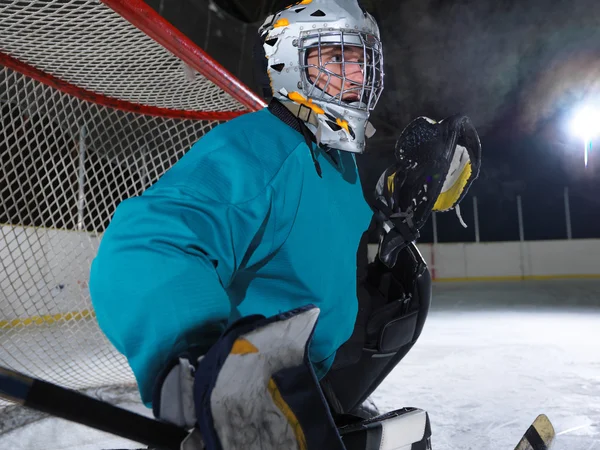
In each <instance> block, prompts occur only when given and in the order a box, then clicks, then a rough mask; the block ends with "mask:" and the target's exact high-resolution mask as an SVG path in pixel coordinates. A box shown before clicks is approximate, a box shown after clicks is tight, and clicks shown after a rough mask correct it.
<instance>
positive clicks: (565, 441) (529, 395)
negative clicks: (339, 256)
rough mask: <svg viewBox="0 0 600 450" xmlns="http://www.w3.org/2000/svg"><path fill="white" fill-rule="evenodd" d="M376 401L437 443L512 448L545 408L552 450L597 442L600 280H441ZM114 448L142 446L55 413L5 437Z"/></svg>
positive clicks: (47, 447) (464, 449)
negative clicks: (420, 412)
mask: <svg viewBox="0 0 600 450" xmlns="http://www.w3.org/2000/svg"><path fill="white" fill-rule="evenodd" d="M374 399H375V401H376V402H377V404H378V406H379V407H380V409H381V410H382V411H388V410H392V409H397V408H400V407H403V406H417V407H420V408H423V409H426V410H427V411H429V414H430V417H431V422H432V431H433V448H434V450H500V449H512V448H514V446H515V445H516V443H517V441H518V440H519V439H520V437H521V435H522V434H523V432H524V431H525V430H526V429H527V427H528V426H529V425H530V423H531V422H532V421H533V420H534V419H535V417H536V416H537V415H538V414H539V413H545V414H547V415H548V416H549V417H550V420H552V422H553V423H554V425H555V428H556V430H557V432H558V433H559V436H558V438H557V441H556V443H555V445H554V447H553V449H554V450H600V280H551V281H526V282H502V283H442V284H437V285H436V286H435V289H434V302H433V307H432V310H431V313H430V316H429V318H428V320H427V322H426V324H425V328H424V331H423V334H422V336H421V338H420V339H419V341H418V343H417V344H416V346H415V347H414V349H413V350H412V351H411V352H410V353H409V354H408V355H407V356H406V358H405V359H404V360H403V361H402V362H401V363H400V364H399V365H398V367H396V369H395V370H394V371H393V372H392V373H391V374H390V376H389V377H388V378H387V379H386V380H385V381H384V382H383V384H382V385H381V386H380V387H379V389H378V390H377V391H376V392H375V394H374ZM127 407H128V408H129V409H135V410H137V411H138V412H143V413H144V414H146V415H150V411H149V410H148V409H146V408H144V407H142V406H141V405H134V404H127ZM1 420H2V412H1V411H0V422H1ZM560 433H563V434H560ZM111 448H112V449H116V448H122V449H126V448H128V449H131V448H142V446H141V445H139V444H136V443H132V442H129V441H124V440H122V439H118V438H113V437H111V436H110V435H107V434H104V433H99V432H96V431H93V430H90V429H88V428H85V427H81V426H78V425H72V424H69V423H66V422H63V421H59V420H50V419H46V420H38V421H35V422H33V423H31V424H29V425H27V426H25V427H21V428H19V429H16V430H13V431H12V432H9V433H6V434H3V435H0V449H2V450H5V449H6V450H8V449H11V450H25V449H27V450H38V449H39V450H65V449H82V450H96V449H111Z"/></svg>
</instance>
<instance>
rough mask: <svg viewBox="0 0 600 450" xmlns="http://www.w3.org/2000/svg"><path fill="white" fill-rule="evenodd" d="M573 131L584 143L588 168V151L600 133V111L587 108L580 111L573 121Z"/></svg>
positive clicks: (595, 108)
mask: <svg viewBox="0 0 600 450" xmlns="http://www.w3.org/2000/svg"><path fill="white" fill-rule="evenodd" d="M571 131H572V132H573V134H575V135H576V136H578V137H580V138H582V139H583V141H584V156H583V157H584V162H585V165H586V167H587V163H588V151H589V150H590V149H591V147H592V139H593V138H594V137H596V136H597V135H598V134H599V133H600V109H598V108H597V107H593V106H585V107H582V108H581V109H579V110H578V111H577V112H576V113H575V114H574V115H573V119H572V121H571Z"/></svg>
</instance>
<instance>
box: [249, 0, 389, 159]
mask: <svg viewBox="0 0 600 450" xmlns="http://www.w3.org/2000/svg"><path fill="white" fill-rule="evenodd" d="M259 35H260V39H261V44H262V50H263V51H264V57H266V71H267V75H268V77H269V87H270V91H271V94H272V95H273V96H274V97H275V98H276V99H278V100H280V101H282V102H294V103H296V104H298V105H301V106H302V108H300V109H301V110H302V115H301V114H300V113H299V117H301V118H302V119H303V120H305V121H306V123H307V126H308V127H309V128H310V129H311V131H313V133H314V134H315V136H316V138H317V142H318V143H319V145H323V146H325V147H330V148H335V149H338V150H344V151H349V152H353V153H362V152H363V151H364V149H365V139H366V138H367V137H370V136H371V135H372V134H373V133H374V129H373V127H372V126H371V125H370V123H369V122H368V118H369V114H370V112H371V111H372V110H373V108H374V107H375V105H376V104H377V101H378V100H379V97H380V95H381V92H382V91H383V53H382V48H381V41H380V35H379V28H378V26H377V23H376V22H375V20H374V19H373V17H372V16H371V15H370V14H369V13H368V12H366V11H364V10H363V9H362V8H361V7H360V6H359V5H358V2H357V1H356V0H303V1H300V2H299V3H296V4H295V5H292V6H289V7H287V8H286V9H284V10H282V11H279V12H278V13H276V14H273V15H271V16H269V17H268V18H267V19H266V20H265V22H264V24H263V25H262V26H261V27H260V29H259ZM326 46H340V47H341V55H343V54H344V47H348V46H351V47H355V48H359V49H360V50H361V52H362V55H363V58H362V59H361V60H360V61H359V62H358V63H357V62H354V63H353V64H359V65H360V67H361V71H362V83H358V82H355V81H347V79H346V77H345V73H346V72H345V70H343V69H342V71H341V75H340V74H339V73H334V72H332V71H330V70H328V69H327V67H326V64H324V63H323V62H322V61H320V59H321V48H322V47H326ZM312 48H317V49H319V52H318V57H319V64H318V65H312V66H311V65H309V64H308V62H307V52H308V50H309V49H312ZM338 64H342V65H343V64H344V61H343V56H342V61H341V62H339V63H338ZM309 67H313V68H315V69H317V70H318V75H317V77H316V80H314V81H311V80H310V79H309V77H308V69H309ZM332 77H337V78H339V79H341V86H342V88H341V91H340V92H339V93H338V94H337V95H335V96H332V95H330V94H329V93H327V92H325V90H323V89H320V88H319V87H318V86H317V85H316V83H317V81H318V80H320V79H321V80H325V81H326V82H325V86H328V85H329V81H330V80H331V79H332ZM349 92H352V93H353V94H354V95H352V97H353V101H344V100H343V98H344V97H346V98H348V95H347V94H348V93H349ZM307 111H308V113H309V114H308V115H309V116H310V115H312V114H314V115H315V118H316V120H314V119H313V120H307V118H306V115H307Z"/></svg>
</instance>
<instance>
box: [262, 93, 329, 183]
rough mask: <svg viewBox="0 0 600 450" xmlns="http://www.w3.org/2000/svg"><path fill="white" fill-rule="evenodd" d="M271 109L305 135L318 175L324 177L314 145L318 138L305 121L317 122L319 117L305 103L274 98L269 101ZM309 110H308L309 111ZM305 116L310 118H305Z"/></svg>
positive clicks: (276, 115) (284, 121) (283, 120)
mask: <svg viewBox="0 0 600 450" xmlns="http://www.w3.org/2000/svg"><path fill="white" fill-rule="evenodd" d="M268 108H269V111H271V113H272V114H273V115H274V116H275V117H277V118H278V119H279V120H281V121H282V122H283V123H285V124H286V125H288V126H290V127H292V128H293V129H294V130H296V131H297V132H298V133H300V134H301V135H302V136H303V137H304V141H305V142H306V145H307V146H308V149H309V150H310V156H311V157H312V160H313V164H314V165H315V170H316V171H317V175H319V177H320V178H323V171H322V170H321V165H320V164H319V161H317V157H316V155H315V150H314V147H313V143H316V142H317V140H316V138H315V135H314V134H313V133H312V132H311V131H310V130H309V129H308V127H307V126H306V123H305V122H308V123H311V124H313V121H314V124H316V123H317V119H316V118H315V115H314V114H312V110H311V109H310V108H307V107H306V106H303V105H298V104H295V103H289V104H288V103H287V102H286V103H285V104H283V103H281V102H280V101H279V100H277V99H275V98H273V99H272V100H271V101H270V102H269V106H268ZM307 111H308V112H307ZM303 117H305V118H307V119H308V120H304V119H303Z"/></svg>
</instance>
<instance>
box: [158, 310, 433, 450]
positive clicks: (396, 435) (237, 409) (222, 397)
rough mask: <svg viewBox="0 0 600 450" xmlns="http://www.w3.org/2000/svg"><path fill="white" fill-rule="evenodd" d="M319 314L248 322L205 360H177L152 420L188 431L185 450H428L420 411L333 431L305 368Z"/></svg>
mask: <svg viewBox="0 0 600 450" xmlns="http://www.w3.org/2000/svg"><path fill="white" fill-rule="evenodd" d="M319 312H320V311H319V309H318V308H315V307H313V306H308V307H304V308H300V309H297V310H293V311H290V312H287V313H283V314H280V315H277V316H274V317H271V318H264V317H262V316H249V317H246V318H244V319H241V320H240V321H238V322H236V323H234V324H233V325H232V326H231V327H230V328H229V329H228V330H227V331H226V332H225V333H224V334H223V335H222V336H221V338H220V339H219V341H218V342H217V343H216V344H215V345H214V346H213V347H211V349H210V350H209V351H208V352H207V353H206V355H203V356H201V357H199V358H196V359H195V358H194V357H191V356H188V357H185V358H184V357H182V358H180V359H179V361H178V362H177V363H176V364H175V365H174V366H173V367H171V368H170V369H169V370H167V371H166V372H165V374H164V377H163V378H162V379H161V380H160V382H159V383H158V384H157V389H156V391H155V400H154V402H153V406H154V413H155V415H156V416H157V417H159V418H160V419H162V420H165V421H168V422H171V423H175V424H177V425H179V426H181V427H185V428H186V429H192V430H193V431H192V432H191V434H190V438H189V439H188V440H187V441H186V442H185V443H184V444H183V445H182V449H185V450H192V449H193V450H198V449H210V450H238V449H239V450H241V449H244V450H246V449H247V450H254V449H255V450H259V449H260V450H276V449H283V448H285V449H290V450H322V449H328V450H356V449H361V450H391V449H398V450H399V449H402V450H426V449H428V448H429V447H428V445H429V444H428V442H429V437H430V435H431V432H430V427H429V422H428V418H427V414H426V413H425V412H424V411H421V410H417V409H404V410H399V411H396V412H394V413H390V414H386V415H383V416H380V417H376V418H373V419H370V420H366V421H357V422H355V423H352V424H347V425H346V426H343V427H341V428H340V429H339V431H338V427H337V426H336V423H335V421H334V418H333V415H332V412H331V411H330V409H329V407H328V405H327V401H326V400H325V398H324V397H323V393H322V391H321V389H320V388H319V381H318V380H317V377H316V376H315V373H314V371H313V369H312V365H311V363H310V362H309V360H308V348H309V345H310V342H311V338H312V334H313V330H314V327H315V325H316V323H317V318H318V316H319ZM192 399H193V400H192Z"/></svg>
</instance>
